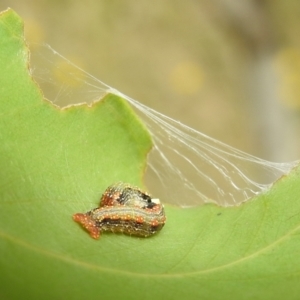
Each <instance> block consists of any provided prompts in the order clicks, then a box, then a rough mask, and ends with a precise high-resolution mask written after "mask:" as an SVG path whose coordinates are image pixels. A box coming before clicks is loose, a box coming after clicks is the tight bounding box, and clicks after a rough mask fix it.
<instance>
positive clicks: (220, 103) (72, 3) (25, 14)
mask: <svg viewBox="0 0 300 300" xmlns="http://www.w3.org/2000/svg"><path fill="white" fill-rule="evenodd" d="M7 7H11V8H12V9H14V10H15V11H16V12H17V13H18V14H19V15H20V16H21V17H22V18H23V19H24V21H25V32H26V37H27V39H28V40H29V41H31V42H33V43H35V42H36V43H43V42H46V43H48V44H50V45H51V46H52V47H53V48H54V49H55V50H57V51H58V52H59V53H61V54H63V55H64V56H66V57H67V58H68V59H70V60H71V61H74V62H75V63H76V64H78V65H79V66H80V67H81V68H83V69H85V70H87V71H88V72H89V73H92V74H93V75H94V76H96V77H97V78H99V79H101V80H102V81H104V82H106V83H107V84H109V85H110V86H112V87H115V88H117V89H118V90H120V91H121V92H123V93H125V94H127V95H128V96H130V97H132V98H134V99H136V100H138V101H140V102H142V103H144V104H146V105H147V106H149V107H151V108H154V109H155V110H157V111H160V112H162V113H164V114H166V115H168V116H170V117H172V118H174V119H176V120H179V121H180V122H182V123H185V124H187V125H188V126H190V127H193V128H195V129H197V130H199V131H201V132H203V133H205V134H207V135H209V136H211V137H213V138H216V139H218V140H221V141H223V142H225V143H227V144H229V145H231V146H233V147H236V148H238V149H240V150H243V151H245V152H248V153H251V154H253V155H255V156H259V157H261V158H264V159H267V160H272V161H278V162H283V161H292V160H296V159H299V158H300V141H299V138H298V136H299V133H300V130H299V128H300V127H299V122H300V35H299V29H300V2H299V1H295V0H285V1H282V0H260V1H258V0H257V1H255V0H244V1H236V0H209V1H204V0H188V1H179V0H172V1H171V0H165V1H154V2H151V1H146V0H139V1H134V0H127V1H116V0H97V1H96V0H86V1H82V0H61V1H52V0H39V1H37V0H31V1H30V0H27V1H17V0H1V3H0V10H1V11H2V10H5V9H6V8H7Z"/></svg>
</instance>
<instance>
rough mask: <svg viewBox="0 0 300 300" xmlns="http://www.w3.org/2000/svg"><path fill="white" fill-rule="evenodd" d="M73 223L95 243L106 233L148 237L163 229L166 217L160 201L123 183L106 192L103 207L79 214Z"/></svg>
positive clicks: (112, 186) (102, 198)
mask: <svg viewBox="0 0 300 300" xmlns="http://www.w3.org/2000/svg"><path fill="white" fill-rule="evenodd" d="M73 220H74V221H76V222H78V223H80V224H81V225H82V226H83V227H84V228H85V229H86V230H87V231H88V232H89V233H90V236H91V237H92V238H94V239H98V238H99V237H100V234H101V233H102V232H105V231H110V232H116V233H125V234H128V235H135V236H140V237H148V236H151V235H153V234H155V233H156V232H158V231H160V230H161V229H162V228H163V226H164V225H165V222H166V216H165V211H164V206H163V205H162V204H161V203H160V201H159V199H153V198H151V196H150V195H149V194H148V193H145V192H142V191H141V190H140V189H139V188H137V187H133V186H131V185H129V184H127V183H122V182H119V183H116V184H113V185H111V186H109V187H108V188H107V189H106V190H105V192H104V194H103V195H102V197H101V200H100V205H99V207H97V208H95V209H92V210H91V211H88V212H87V213H76V214H74V215H73Z"/></svg>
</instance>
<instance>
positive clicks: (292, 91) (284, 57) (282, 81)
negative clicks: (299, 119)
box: [274, 47, 300, 109]
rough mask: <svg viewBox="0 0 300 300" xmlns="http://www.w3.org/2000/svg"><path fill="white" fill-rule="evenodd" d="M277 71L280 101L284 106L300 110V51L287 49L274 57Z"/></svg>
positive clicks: (293, 48) (294, 48)
mask: <svg viewBox="0 0 300 300" xmlns="http://www.w3.org/2000/svg"><path fill="white" fill-rule="evenodd" d="M274 66H275V70H276V72H277V74H278V76H279V83H278V88H279V93H280V100H281V101H282V102H283V103H284V105H286V106H288V107H290V108H292V109H299V108H300V49H298V48H296V47H286V48H284V49H282V50H280V51H279V52H278V53H277V54H276V55H275V56H274Z"/></svg>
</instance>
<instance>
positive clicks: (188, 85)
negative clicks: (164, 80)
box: [170, 61, 204, 96]
mask: <svg viewBox="0 0 300 300" xmlns="http://www.w3.org/2000/svg"><path fill="white" fill-rule="evenodd" d="M203 78H204V75H203V71H202V69H201V68H200V66H199V65H198V64H197V63H196V62H193V61H183V62H180V63H178V64H177V65H176V66H175V67H174V68H173V69H172V70H171V73H170V83H171V86H172V89H173V90H174V91H175V92H176V93H178V94H181V95H187V96H192V95H195V94H197V93H198V92H199V90H200V89H201V87H202V85H203Z"/></svg>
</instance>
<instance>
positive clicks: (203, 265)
mask: <svg viewBox="0 0 300 300" xmlns="http://www.w3.org/2000/svg"><path fill="white" fill-rule="evenodd" d="M0 83H1V85H0V115H1V117H0V164H1V168H0V249H1V252H0V253H1V256H0V270H1V271H0V298H1V299H283V298H286V299H298V298H299V292H300V287H299V280H300V256H299V255H298V254H299V249H300V239H299V236H300V235H299V233H300V232H299V229H300V184H299V183H300V170H299V169H295V170H294V171H293V172H292V173H291V174H290V175H289V176H287V177H284V178H281V179H280V180H278V181H277V182H276V183H275V184H274V186H273V188H272V189H271V190H270V191H268V192H266V193H265V194H263V195H260V196H259V197H257V198H256V199H253V200H252V201H248V202H247V203H244V204H243V205H241V206H239V207H231V208H221V207H217V206H215V205H205V206H202V207H198V208H192V209H180V208H176V207H172V206H166V214H167V223H166V226H165V228H164V229H163V230H162V231H161V232H160V233H159V234H158V235H155V236H153V237H151V238H133V237H129V236H125V235H117V234H103V235H102V236H101V238H100V239H99V240H97V241H96V240H93V239H91V238H90V237H89V235H88V234H87V233H86V232H85V231H84V230H82V228H81V227H80V226H78V224H76V223H75V222H74V221H73V220H72V215H73V214H74V213H76V212H85V211H87V210H89V209H91V208H94V207H96V206H97V204H98V202H99V198H100V195H101V193H102V192H103V191H104V189H105V188H106V187H107V186H108V185H110V184H111V183H113V182H115V181H119V180H122V181H126V182H130V183H132V184H136V185H140V186H141V185H142V175H143V172H144V169H145V166H146V156H147V153H148V151H149V150H150V149H151V145H152V144H151V138H150V136H149V134H148V132H147V131H146V130H145V128H144V126H143V124H142V123H141V122H140V121H139V119H138V118H137V117H136V116H135V114H134V113H133V111H132V110H131V108H130V107H129V106H128V104H127V103H126V102H125V101H124V100H122V99H120V98H119V97H117V96H114V95H107V96H106V97H105V98H104V99H103V100H101V101H100V102H98V103H95V104H93V105H92V106H91V107H88V106H86V105H80V106H75V107H70V108H68V109H63V110H61V109H59V108H57V107H54V106H53V105H52V104H50V103H49V102H47V101H45V100H44V99H43V96H42V94H41V92H40V90H39V89H38V87H37V86H36V84H35V83H34V81H33V80H32V78H31V76H30V72H29V71H28V49H27V48H26V46H25V44H24V38H23V30H22V21H21V20H20V18H19V17H18V16H17V15H16V14H15V13H14V12H13V11H12V10H8V11H6V12H3V13H2V14H1V16H0Z"/></svg>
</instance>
